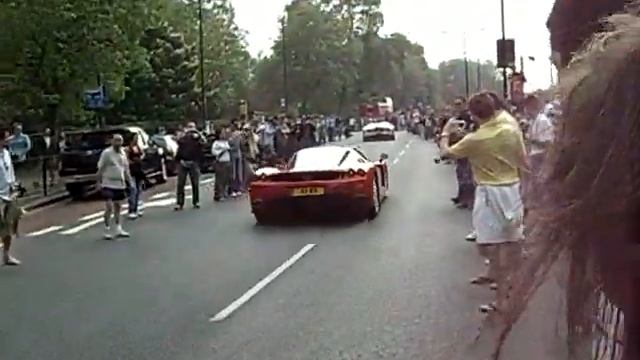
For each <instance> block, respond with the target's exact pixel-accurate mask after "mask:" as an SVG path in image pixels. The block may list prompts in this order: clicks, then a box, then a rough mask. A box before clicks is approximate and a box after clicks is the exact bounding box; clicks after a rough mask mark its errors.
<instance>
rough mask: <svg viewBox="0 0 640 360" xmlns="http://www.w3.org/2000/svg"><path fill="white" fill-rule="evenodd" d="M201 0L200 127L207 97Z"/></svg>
mask: <svg viewBox="0 0 640 360" xmlns="http://www.w3.org/2000/svg"><path fill="white" fill-rule="evenodd" d="M202 10H203V9H202V0H198V18H199V20H200V24H199V27H200V29H199V30H200V31H199V43H200V107H201V109H200V110H201V112H202V113H201V116H202V119H201V121H202V125H203V126H204V125H205V123H206V121H207V95H206V91H205V87H204V24H203V23H204V19H203V11H202Z"/></svg>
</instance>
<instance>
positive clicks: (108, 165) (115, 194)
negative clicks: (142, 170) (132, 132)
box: [98, 134, 132, 240]
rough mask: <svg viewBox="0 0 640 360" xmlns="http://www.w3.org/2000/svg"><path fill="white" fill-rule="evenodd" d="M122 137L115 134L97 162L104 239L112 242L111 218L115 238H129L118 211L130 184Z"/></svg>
mask: <svg viewBox="0 0 640 360" xmlns="http://www.w3.org/2000/svg"><path fill="white" fill-rule="evenodd" d="M123 143H124V140H123V138H122V135H119V134H115V135H113V138H112V139H111V146H110V147H108V148H107V149H105V150H104V151H103V152H102V154H101V155H100V160H99V161H98V185H99V186H100V189H101V190H102V196H104V199H105V210H104V227H105V233H104V238H105V239H107V240H112V239H113V237H114V234H113V233H112V232H111V217H112V216H113V220H114V223H115V225H116V233H115V236H116V237H129V233H127V232H126V231H124V230H123V229H122V224H121V222H120V221H121V218H120V211H121V209H122V201H124V200H125V199H126V198H127V193H126V189H127V186H128V184H131V183H132V182H131V174H130V173H129V161H128V160H127V155H126V154H125V152H124V149H123V148H122V144H123Z"/></svg>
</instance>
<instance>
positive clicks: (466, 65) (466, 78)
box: [464, 55, 469, 99]
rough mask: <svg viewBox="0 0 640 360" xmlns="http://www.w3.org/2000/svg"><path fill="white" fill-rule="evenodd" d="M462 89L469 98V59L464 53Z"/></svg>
mask: <svg viewBox="0 0 640 360" xmlns="http://www.w3.org/2000/svg"><path fill="white" fill-rule="evenodd" d="M464 91H465V94H466V95H467V99H469V59H467V56H466V55H465V57H464Z"/></svg>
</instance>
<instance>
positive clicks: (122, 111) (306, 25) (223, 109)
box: [0, 0, 500, 130]
mask: <svg viewBox="0 0 640 360" xmlns="http://www.w3.org/2000/svg"><path fill="white" fill-rule="evenodd" d="M380 2H381V0H292V1H291V3H290V4H289V5H288V6H287V7H286V9H285V12H286V17H285V31H284V38H283V37H282V36H280V37H279V38H278V39H276V40H275V41H274V44H273V52H272V55H270V56H268V57H264V58H259V59H252V58H251V56H250V55H249V53H248V52H247V46H246V43H245V34H244V33H243V31H242V30H240V29H239V28H238V26H237V25H236V22H235V12H234V9H233V7H232V6H231V2H230V0H215V1H214V0H202V3H203V5H204V6H203V9H202V19H203V23H202V33H203V45H204V46H203V59H204V63H203V65H204V66H203V67H204V71H203V72H202V74H201V71H200V68H199V58H200V47H199V39H200V37H199V35H200V26H199V25H200V7H199V4H200V1H198V0H136V1H130V0H110V1H101V0H20V1H18V0H7V1H2V2H0V23H2V24H3V30H2V32H0V48H1V49H2V52H0V122H9V121H13V120H21V121H22V122H23V123H25V126H26V127H27V129H28V130H36V129H41V128H43V127H44V126H50V127H61V126H66V125H77V126H87V125H90V124H97V123H98V121H97V119H98V118H105V119H106V120H107V122H108V123H120V122H127V121H135V122H149V121H151V122H182V121H185V120H187V119H188V120H199V119H200V114H201V109H202V106H203V104H202V101H201V95H202V94H204V96H205V98H206V106H207V108H206V110H207V113H208V116H209V119H215V118H219V117H225V116H227V117H228V116H232V115H236V114H237V110H238V101H239V100H241V99H248V101H249V107H250V108H251V109H254V110H262V111H280V110H282V109H280V98H282V97H283V94H284V86H283V80H282V79H283V68H284V66H283V59H286V62H287V65H288V94H289V99H290V106H291V107H292V109H289V110H302V111H306V112H317V113H340V114H347V113H353V112H354V111H355V110H356V109H357V105H358V104H359V103H361V102H362V101H364V100H367V99H368V98H369V97H370V96H371V95H373V94H377V95H386V96H391V97H392V98H393V99H394V101H395V103H396V104H397V106H398V107H404V106H410V105H413V104H414V103H415V102H418V101H420V102H429V103H437V102H439V101H450V99H451V98H452V97H453V96H455V95H460V94H464V66H463V63H462V61H461V60H452V61H450V62H446V63H443V64H441V65H440V67H439V68H438V69H437V70H436V69H430V68H429V67H428V65H427V63H426V61H425V58H424V51H425V50H424V49H423V48H422V47H421V46H419V45H418V44H415V43H413V42H411V41H410V40H408V39H407V38H406V37H405V36H404V35H402V34H392V35H389V36H383V35H380V33H379V30H380V28H381V27H382V25H383V24H384V17H383V15H382V13H381V10H380ZM283 40H284V43H283ZM283 45H284V46H283ZM476 68H477V66H476V64H475V63H470V75H471V76H470V81H471V89H472V90H475V88H476V79H477V76H475V75H474V74H475V73H476ZM481 73H482V79H483V87H484V88H488V89H491V90H499V89H500V85H499V82H498V81H496V77H495V74H494V73H495V68H494V67H493V65H492V64H491V63H486V64H482V66H481ZM201 76H204V86H202V85H201V82H200V77H201ZM98 82H101V83H102V84H104V85H106V88H107V92H108V97H109V101H110V105H109V108H108V109H107V110H105V111H102V112H100V113H98V114H96V113H95V112H93V111H86V110H84V109H83V93H84V91H86V90H88V89H93V88H95V87H96V86H97V85H98Z"/></svg>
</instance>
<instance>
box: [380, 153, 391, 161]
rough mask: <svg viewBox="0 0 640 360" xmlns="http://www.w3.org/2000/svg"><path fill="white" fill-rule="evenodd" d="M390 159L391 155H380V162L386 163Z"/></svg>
mask: <svg viewBox="0 0 640 360" xmlns="http://www.w3.org/2000/svg"><path fill="white" fill-rule="evenodd" d="M387 159H389V155H387V154H386V153H382V154H380V161H384V160H387Z"/></svg>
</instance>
